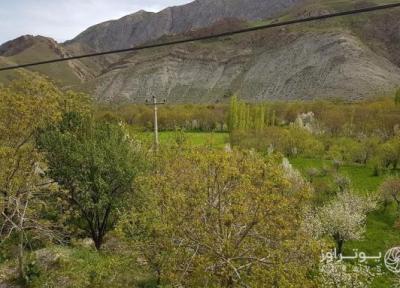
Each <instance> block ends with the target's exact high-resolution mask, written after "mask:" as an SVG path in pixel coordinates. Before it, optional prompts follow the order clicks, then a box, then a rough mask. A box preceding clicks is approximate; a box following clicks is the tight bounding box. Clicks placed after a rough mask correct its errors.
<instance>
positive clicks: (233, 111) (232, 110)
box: [228, 96, 239, 131]
mask: <svg viewBox="0 0 400 288" xmlns="http://www.w3.org/2000/svg"><path fill="white" fill-rule="evenodd" d="M228 122H229V131H233V130H235V129H236V128H238V122H239V104H238V99H237V96H233V97H232V98H231V103H230V107H229V121H228Z"/></svg>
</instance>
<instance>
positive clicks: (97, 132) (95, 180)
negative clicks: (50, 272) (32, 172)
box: [37, 112, 141, 249]
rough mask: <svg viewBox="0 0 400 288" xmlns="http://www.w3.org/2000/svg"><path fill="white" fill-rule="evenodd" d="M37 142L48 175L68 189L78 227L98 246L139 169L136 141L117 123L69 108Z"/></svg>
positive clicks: (110, 225) (113, 220) (67, 194)
mask: <svg viewBox="0 0 400 288" xmlns="http://www.w3.org/2000/svg"><path fill="white" fill-rule="evenodd" d="M37 142H38V146H39V147H40V150H41V151H43V152H44V153H45V155H46V160H47V163H48V171H47V172H48V173H47V175H48V176H49V177H50V178H52V179H54V180H55V181H56V182H57V183H58V184H59V185H60V186H61V187H62V188H63V189H65V190H66V191H67V193H66V197H68V200H69V201H70V204H71V207H70V208H71V209H73V210H74V211H76V213H78V215H79V220H81V221H80V223H82V227H81V228H83V229H84V230H85V231H86V232H88V233H89V235H90V237H92V239H93V241H94V243H95V245H96V248H97V249H100V247H101V245H102V243H103V238H104V236H105V235H106V233H107V232H108V231H109V230H110V229H112V227H113V226H114V223H115V221H116V215H115V210H116V209H117V208H118V207H120V206H121V204H122V202H123V198H124V195H126V193H128V192H129V191H130V190H131V183H132V180H133V178H134V176H135V175H136V174H137V173H138V171H139V170H140V166H141V161H140V157H139V153H140V151H139V150H138V145H137V143H136V142H135V141H134V140H132V139H131V138H130V137H129V135H128V134H127V133H126V132H125V131H124V129H123V128H122V127H120V126H117V125H113V124H107V123H102V122H94V121H93V120H92V119H91V118H89V117H87V116H82V115H80V114H77V113H73V112H71V113H67V114H65V115H64V117H63V120H62V121H61V122H60V123H59V124H58V125H56V126H50V127H49V128H47V129H45V130H43V131H42V132H41V133H40V134H39V136H38V139H37Z"/></svg>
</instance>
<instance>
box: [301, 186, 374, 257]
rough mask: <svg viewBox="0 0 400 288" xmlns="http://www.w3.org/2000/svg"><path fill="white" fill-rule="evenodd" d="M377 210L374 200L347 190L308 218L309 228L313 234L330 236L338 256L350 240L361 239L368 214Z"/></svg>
mask: <svg viewBox="0 0 400 288" xmlns="http://www.w3.org/2000/svg"><path fill="white" fill-rule="evenodd" d="M374 208H375V202H374V201H373V200H372V199H364V198H362V197H359V196H357V195H354V194H353V193H352V192H350V191H348V190H346V191H342V192H340V193H338V195H337V197H336V198H335V199H334V200H332V201H331V202H329V203H328V204H326V205H324V206H323V207H321V208H319V209H318V210H317V211H316V212H315V214H310V215H309V216H308V218H307V219H308V221H307V222H308V224H307V225H308V227H309V229H310V231H314V233H313V234H315V235H319V236H324V235H327V236H330V237H332V239H333V240H334V241H335V242H336V249H337V253H338V254H342V253H343V245H344V243H345V242H346V241H349V240H359V239H361V237H362V235H363V233H364V231H365V222H366V219H367V213H368V212H369V211H371V210H373V209H374Z"/></svg>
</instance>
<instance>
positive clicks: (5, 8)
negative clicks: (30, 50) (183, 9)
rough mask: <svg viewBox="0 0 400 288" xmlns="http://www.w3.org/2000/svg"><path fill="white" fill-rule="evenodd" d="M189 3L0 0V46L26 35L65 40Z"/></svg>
mask: <svg viewBox="0 0 400 288" xmlns="http://www.w3.org/2000/svg"><path fill="white" fill-rule="evenodd" d="M189 2H192V0H0V43H3V42H6V41H8V40H12V39H14V38H16V37H18V36H21V35H25V34H32V35H43V36H48V37H52V38H54V39H56V40H57V41H60V42H62V41H65V40H69V39H72V38H73V37H74V36H76V35H77V34H79V33H80V32H82V31H83V30H85V29H86V28H88V27H89V26H92V25H94V24H98V23H100V22H103V21H107V20H111V19H118V18H120V17H123V16H125V15H128V14H131V13H134V12H136V11H139V10H141V9H143V10H146V11H152V12H157V11H160V10H162V9H164V8H166V7H169V6H175V5H181V4H185V3H189Z"/></svg>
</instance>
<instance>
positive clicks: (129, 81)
mask: <svg viewBox="0 0 400 288" xmlns="http://www.w3.org/2000/svg"><path fill="white" fill-rule="evenodd" d="M383 2H384V1H382V0H379V1H347V2H346V1H338V0H322V1H318V2H317V3H316V1H309V0H197V1H194V2H192V3H189V4H187V5H183V6H177V7H171V8H167V9H165V10H163V11H161V12H159V13H150V12H145V11H139V12H137V13H134V14H132V15H128V16H126V17H123V18H121V19H119V20H113V21H108V22H104V23H101V24H98V25H95V26H92V27H90V28H88V29H87V30H86V31H84V32H82V33H81V34H79V35H78V36H77V37H75V38H74V39H72V40H70V41H67V42H65V43H62V44H59V43H56V42H55V41H54V40H52V39H49V38H45V37H41V36H36V37H33V36H24V37H20V38H18V39H15V40H13V41H10V42H7V43H5V44H3V45H1V46H0V65H2V63H24V62H30V61H35V60H45V59H50V58H57V57H61V56H66V55H76V54H81V53H91V52H98V51H105V50H112V49H121V48H126V47H134V46H137V45H142V44H148V43H152V42H157V41H169V40H174V39H182V38H185V37H194V36H204V35H208V34H212V33H220V32H223V31H229V30H234V29H239V28H244V27H251V26H255V25H261V24H264V23H271V22H272V21H282V20H287V19H293V18H299V17H307V16H312V15H320V14H324V13H329V12H334V11H341V10H345V9H354V8H359V7H367V6H372V5H377V4H382V3H383ZM399 16H400V9H392V10H387V11H381V12H374V13H370V14H365V15H360V16H352V17H343V18H335V19H331V20H325V21H319V22H314V23H309V24H302V25H295V26H291V27H287V28H281V29H279V28H276V29H270V30H265V31H257V32H252V33H247V34H242V35H236V36H233V37H225V38H221V39H218V40H209V41H201V42H195V43H187V44H182V45H177V46H171V47H164V48H157V49H149V50H144V51H140V52H132V53H125V54H120V55H112V56H111V55H110V56H107V57H97V58H89V59H82V60H79V61H77V60H75V61H69V62H66V63H62V64H52V65H46V66H39V67H37V68H34V70H35V71H39V72H42V73H44V74H46V75H49V76H50V77H52V78H53V79H55V80H57V81H58V82H59V83H60V85H63V86H68V87H73V88H74V89H81V90H84V91H87V92H89V93H91V94H92V95H93V96H94V97H95V98H96V99H97V100H99V101H101V102H143V101H144V100H145V99H147V98H149V97H151V96H152V95H159V96H160V97H162V98H166V99H167V100H168V101H169V102H170V103H188V102H190V103H204V102H207V103H208V102H220V101H226V100H227V99H228V98H229V97H230V96H231V95H233V94H237V95H239V96H240V97H241V98H243V99H245V100H247V101H262V100H267V99H274V100H288V99H307V100H308V99H321V98H323V99H325V98H342V99H349V100H358V99H365V98H369V97H375V96H382V95H387V94H390V93H392V92H393V91H394V90H395V89H396V87H398V85H399V84H400V68H399V67H400V56H399V54H398V53H397V51H398V49H399V48H400V32H399V31H400V30H399V27H400V20H399V19H400V18H399ZM0 74H1V73H0ZM3 78H4V76H2V75H0V81H2V79H3Z"/></svg>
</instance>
